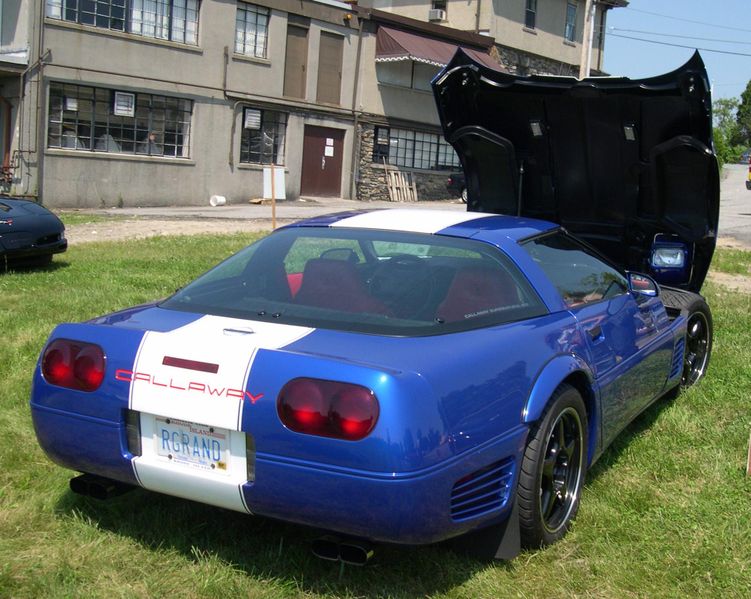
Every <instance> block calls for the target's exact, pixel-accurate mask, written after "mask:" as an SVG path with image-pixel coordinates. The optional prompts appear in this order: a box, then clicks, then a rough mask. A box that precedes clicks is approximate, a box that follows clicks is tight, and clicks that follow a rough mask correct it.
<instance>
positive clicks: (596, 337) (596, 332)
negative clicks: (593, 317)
mask: <svg viewBox="0 0 751 599" xmlns="http://www.w3.org/2000/svg"><path fill="white" fill-rule="evenodd" d="M587 334H588V335H589V338H590V339H592V341H600V340H602V339H603V338H604V335H603V334H602V327H601V326H600V325H599V324H597V325H595V326H593V327H592V328H591V329H587Z"/></svg>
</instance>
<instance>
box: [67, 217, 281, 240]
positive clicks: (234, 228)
mask: <svg viewBox="0 0 751 599" xmlns="http://www.w3.org/2000/svg"><path fill="white" fill-rule="evenodd" d="M280 224H284V222H283V221H277V225H280ZM257 231H271V223H270V222H269V221H267V220H265V219H259V220H225V219H204V220H188V219H185V220H183V219H176V220H161V219H125V220H120V219H112V220H111V221H100V222H95V223H87V224H81V225H69V226H67V227H66V228H65V236H66V237H67V238H68V242H69V243H70V244H71V245H75V244H78V243H91V242H94V241H124V240H126V239H145V238H147V237H157V236H162V235H203V234H205V235H221V234H226V233H254V232H257Z"/></svg>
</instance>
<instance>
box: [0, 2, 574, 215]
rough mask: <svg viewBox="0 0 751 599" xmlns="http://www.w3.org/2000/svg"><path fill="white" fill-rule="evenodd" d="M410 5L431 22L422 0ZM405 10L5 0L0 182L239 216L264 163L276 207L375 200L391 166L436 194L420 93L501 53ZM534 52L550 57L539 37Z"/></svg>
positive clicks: (44, 193)
mask: <svg viewBox="0 0 751 599" xmlns="http://www.w3.org/2000/svg"><path fill="white" fill-rule="evenodd" d="M544 1H545V0H539V3H540V4H543V2H544ZM548 1H549V2H552V1H553V0H548ZM564 3H565V2H564ZM421 4H424V7H425V13H426V14H425V15H424V16H425V17H427V16H428V6H429V5H430V6H432V4H435V2H433V3H430V2H426V3H421ZM482 4H483V7H484V6H485V3H482ZM493 4H495V3H493ZM487 5H488V6H491V4H490V3H487ZM457 6H459V4H457ZM478 6H479V3H478ZM430 10H434V9H430ZM448 10H454V7H453V3H452V4H451V7H449V8H448ZM406 12H408V11H402V10H399V11H396V10H394V7H393V6H392V7H390V10H388V11H383V10H379V9H378V8H375V7H374V8H371V7H368V6H364V5H361V6H353V5H351V4H345V3H342V2H339V1H338V0H275V1H271V0H255V1H254V2H253V3H249V2H245V1H243V0H97V1H93V0H37V1H34V2H31V1H27V2H24V1H21V0H4V1H3V3H2V14H0V25H1V27H0V31H2V39H1V40H0V41H1V42H2V43H1V47H0V86H1V87H0V142H2V151H3V165H2V179H1V180H0V182H1V183H2V185H3V188H4V190H5V191H6V192H9V193H12V194H17V195H25V196H30V197H35V198H37V199H38V200H39V201H41V202H43V203H44V204H46V205H48V206H53V207H55V206H56V207H84V206H85V207H100V206H102V207H103V206H107V207H111V206H139V205H175V204H176V205H200V204H205V203H207V202H209V198H210V197H211V196H214V195H217V196H224V197H225V198H226V199H227V201H228V202H230V203H237V202H246V201H248V200H250V199H253V198H258V197H261V195H262V193H263V170H264V167H268V166H270V165H275V166H276V167H278V168H279V169H281V170H283V171H284V174H285V184H284V187H285V192H286V197H287V198H296V197H299V196H301V195H302V196H342V197H353V198H355V197H356V198H359V199H376V198H377V199H388V197H389V195H388V188H387V186H386V171H387V169H398V170H400V171H403V172H405V173H407V174H408V175H409V176H411V177H412V180H413V182H414V187H415V188H416V190H417V194H418V197H419V198H420V199H437V198H440V197H445V195H446V191H445V187H444V185H445V179H446V172H447V171H449V170H451V169H457V168H458V166H459V164H458V161H457V159H456V156H455V154H454V152H453V150H452V148H451V147H450V146H449V145H448V144H446V142H445V141H443V138H442V136H441V135H440V129H439V126H438V117H437V113H436V110H435V107H434V103H433V99H432V94H431V92H430V87H429V82H430V79H431V78H432V77H433V76H434V75H435V73H437V72H438V70H439V69H440V67H441V65H443V64H445V63H446V61H447V60H448V57H450V56H451V54H452V53H453V52H454V51H455V49H456V48H457V47H458V46H462V47H463V48H465V49H466V50H467V51H469V52H473V53H475V55H476V57H477V58H478V60H481V61H483V62H486V63H487V64H494V65H497V64H498V63H497V61H498V58H499V57H500V58H503V54H502V52H501V51H500V50H502V49H503V46H502V45H497V44H496V43H495V40H494V38H493V35H492V33H491V34H490V35H488V33H490V32H491V31H493V29H492V27H497V26H500V25H493V23H494V22H495V21H493V20H492V19H491V20H488V29H487V30H484V29H482V30H480V31H479V32H478V31H477V30H476V29H477V28H474V29H475V30H472V31H461V30H460V29H455V28H449V27H445V26H444V25H443V24H439V23H433V22H429V21H428V19H427V18H423V19H413V18H410V17H409V16H405V14H406ZM459 12H460V11H459V10H456V14H457V19H459ZM447 14H448V13H447ZM488 18H490V17H488ZM496 21H497V19H496ZM447 22H449V23H450V24H453V23H451V22H450V21H447ZM480 22H481V24H482V23H485V21H483V20H482V19H481V21H480ZM541 23H542V15H541ZM463 24H465V23H464V22H463V21H461V22H460V21H457V23H456V25H463ZM517 24H518V23H517ZM469 29H472V28H471V27H470V28H469ZM543 31H545V32H546V33H545V34H543ZM522 34H524V35H530V36H532V34H528V33H526V32H525V31H523V30H522ZM550 36H551V39H552V37H554V35H553V34H552V32H551V33H550ZM561 37H562V34H560V35H559V36H558V39H559V40H560V39H561ZM521 39H522V40H524V39H525V38H523V37H522V38H521ZM531 39H532V38H531ZM533 39H536V40H537V39H539V40H544V44H542V45H541V46H540V48H539V52H540V54H539V56H545V57H547V56H546V55H545V54H544V52H548V50H546V49H545V48H547V47H548V45H551V47H552V44H553V42H552V41H551V40H549V39H548V33H547V30H543V29H542V25H541V26H540V31H539V32H538V33H537V34H535V35H534V38H533ZM514 43H516V42H514ZM549 53H550V54H554V51H553V50H552V49H550V50H549ZM535 55H536V56H537V54H535ZM566 60H569V59H568V58H567V59H566ZM571 60H573V58H572V59H571ZM566 64H569V63H566ZM571 64H573V63H571ZM519 65H521V63H519ZM519 65H517V66H516V67H515V68H519Z"/></svg>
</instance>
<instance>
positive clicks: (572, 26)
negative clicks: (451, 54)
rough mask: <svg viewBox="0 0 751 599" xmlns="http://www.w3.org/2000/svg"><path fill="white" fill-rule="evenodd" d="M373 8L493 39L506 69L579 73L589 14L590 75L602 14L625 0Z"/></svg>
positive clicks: (479, 0)
mask: <svg viewBox="0 0 751 599" xmlns="http://www.w3.org/2000/svg"><path fill="white" fill-rule="evenodd" d="M361 4H363V1H361ZM368 4H369V5H371V6H372V7H373V8H376V9H379V10H383V11H388V12H392V13H395V14H399V15H402V16H406V17H410V18H412V19H416V20H421V21H428V22H430V23H435V24H440V25H445V26H447V27H452V28H455V29H460V30H463V31H473V32H475V33H479V34H481V35H487V36H489V37H491V38H493V39H494V40H495V44H496V48H497V50H498V59H499V61H500V63H501V65H502V66H503V68H504V69H505V70H508V71H510V72H513V73H518V74H520V75H526V74H553V75H573V76H577V75H579V66H580V63H581V58H582V54H583V52H582V51H583V49H584V48H583V46H584V47H589V44H588V42H589V39H588V36H587V37H586V38H585V33H587V31H586V30H585V18H586V16H587V15H586V11H587V9H588V8H589V10H591V11H593V14H592V15H590V16H591V17H592V22H593V23H594V28H593V29H592V33H593V35H592V43H591V48H592V53H591V71H592V72H593V73H595V74H596V73H598V72H602V64H603V53H604V48H605V27H606V22H607V13H608V11H609V10H610V9H612V8H618V7H625V6H627V5H628V1H627V0H592V1H591V2H590V1H589V0H503V1H501V2H499V1H498V0H424V1H420V0H368Z"/></svg>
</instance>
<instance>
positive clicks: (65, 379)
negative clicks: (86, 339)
mask: <svg viewBox="0 0 751 599" xmlns="http://www.w3.org/2000/svg"><path fill="white" fill-rule="evenodd" d="M42 376H44V379H45V380H46V381H47V382H48V383H50V384H51V385H58V386H59V387H67V388H68V389H78V390H79V391H95V390H96V389H98V388H99V387H100V386H101V384H102V381H103V380H104V352H103V351H102V348H101V347H99V346H98V345H94V344H91V343H82V342H80V341H69V340H68V339H55V340H54V341H53V342H52V343H50V344H49V345H48V346H47V349H46V350H45V351H44V355H43V356H42Z"/></svg>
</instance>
